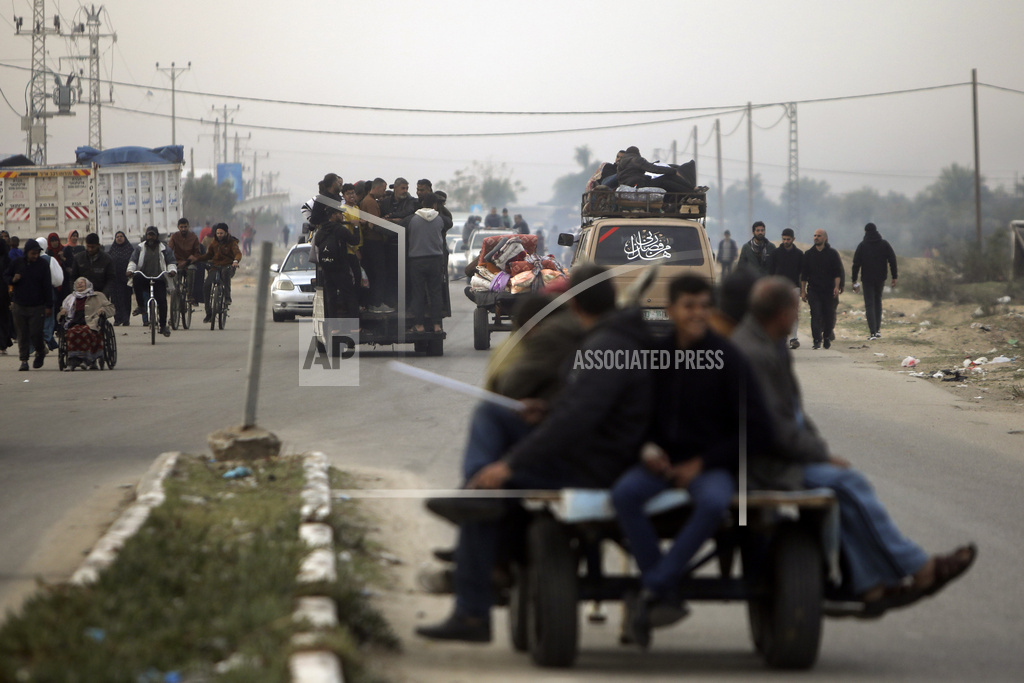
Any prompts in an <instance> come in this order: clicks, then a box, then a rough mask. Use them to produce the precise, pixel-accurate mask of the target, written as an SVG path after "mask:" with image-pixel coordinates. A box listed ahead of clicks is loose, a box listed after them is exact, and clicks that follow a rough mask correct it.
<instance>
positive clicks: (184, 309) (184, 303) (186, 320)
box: [178, 279, 192, 330]
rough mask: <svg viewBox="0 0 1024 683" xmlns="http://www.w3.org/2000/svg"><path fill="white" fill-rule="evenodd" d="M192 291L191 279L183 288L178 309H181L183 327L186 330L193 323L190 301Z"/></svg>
mask: <svg viewBox="0 0 1024 683" xmlns="http://www.w3.org/2000/svg"><path fill="white" fill-rule="evenodd" d="M191 292H192V281H191V279H189V280H188V281H187V284H186V285H185V287H184V288H183V289H182V292H181V301H180V302H179V303H178V309H179V310H180V311H181V327H182V329H186V330H187V329H188V328H189V326H190V325H191V324H192V305H191V304H190V303H189V302H188V298H189V296H191Z"/></svg>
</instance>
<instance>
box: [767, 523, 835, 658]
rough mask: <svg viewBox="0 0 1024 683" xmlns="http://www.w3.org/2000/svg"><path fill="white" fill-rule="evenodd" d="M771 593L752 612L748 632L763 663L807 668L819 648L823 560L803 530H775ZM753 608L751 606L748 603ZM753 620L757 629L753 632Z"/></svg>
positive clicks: (792, 528) (818, 549)
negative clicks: (751, 634)
mask: <svg viewBox="0 0 1024 683" xmlns="http://www.w3.org/2000/svg"><path fill="white" fill-rule="evenodd" d="M770 567H771V576H770V577H769V581H768V585H769V588H770V591H771V593H770V594H769V596H768V597H767V598H765V599H763V600H761V601H760V602H759V604H758V605H757V606H756V607H751V610H750V617H751V620H752V621H751V632H752V633H753V635H754V639H755V646H756V645H757V641H758V639H760V641H761V646H760V648H759V649H760V651H761V654H762V656H763V657H764V659H765V662H766V663H767V664H768V665H769V666H771V667H774V668H777V669H809V668H810V667H812V666H813V665H814V662H815V661H816V660H817V659H818V649H819V647H820V646H821V619H822V607H821V602H822V597H823V592H824V561H823V559H822V555H821V548H820V547H819V545H818V543H817V541H816V540H815V539H814V537H813V536H812V535H811V534H810V533H809V532H808V531H807V530H805V529H802V528H800V527H798V526H795V525H786V526H783V527H782V528H780V529H779V531H778V533H777V536H776V539H775V543H774V547H773V549H772V553H771V564H770ZM751 604H752V605H753V603H751ZM754 619H756V620H757V622H758V623H759V624H760V626H759V627H755V626H754V625H753V624H754V621H753V620H754Z"/></svg>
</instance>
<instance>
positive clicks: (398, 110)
mask: <svg viewBox="0 0 1024 683" xmlns="http://www.w3.org/2000/svg"><path fill="white" fill-rule="evenodd" d="M0 66H2V67H7V68H13V69H25V67H18V66H15V65H13V64H7V63H2V62H0ZM25 70H27V69H25ZM129 75H131V72H130V71H129ZM109 83H110V84H112V85H121V86H125V87H129V88H146V89H148V90H163V91H169V90H170V88H164V87H158V86H152V85H151V86H145V85H139V84H137V83H128V82H123V81H114V80H111V81H109ZM965 85H970V82H959V83H946V84H942V85H930V86H922V87H918V88H904V89H901V90H886V91H880V92H874V93H860V94H856V95H837V96H834V97H817V98H811V99H804V100H787V101H786V102H766V103H761V104H754V105H752V108H754V109H763V108H765V107H775V106H779V105H784V104H787V103H792V104H818V103H823V102H840V101H844V100H857V99H866V98H872V97H886V96H890V95H905V94H909V93H919V92H928V91H933V90H944V89H948V88H957V87H962V86H965ZM991 87H995V86H991ZM178 92H179V93H181V94H182V95H194V96H198V97H212V98H218V99H229V100H239V101H245V102H260V103H265V104H282V105H293V106H304V107H319V108H328V109H351V110H359V111H376V112H394V113H401V114H471V115H482V116H595V115H604V114H618V115H623V114H672V113H681V112H699V111H706V112H711V111H721V110H723V109H727V110H735V109H745V108H746V106H747V105H746V104H734V105H725V106H714V107H711V106H708V107H673V108H665V109H606V110H595V111H564V110H563V111H484V110H473V109H415V108H405V107H379V106H370V105H355V104H334V103H328V102H306V101H298V100H280V99H273V98H268V97H250V96H247V95H230V94H226V93H209V92H201V91H198V90H178Z"/></svg>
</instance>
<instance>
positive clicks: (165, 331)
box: [127, 225, 178, 337]
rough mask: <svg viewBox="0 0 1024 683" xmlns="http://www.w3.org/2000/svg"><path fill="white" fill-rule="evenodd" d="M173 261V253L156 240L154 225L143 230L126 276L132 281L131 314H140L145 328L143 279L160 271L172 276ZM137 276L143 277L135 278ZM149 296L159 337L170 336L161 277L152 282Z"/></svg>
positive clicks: (146, 294) (146, 291)
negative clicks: (156, 315)
mask: <svg viewBox="0 0 1024 683" xmlns="http://www.w3.org/2000/svg"><path fill="white" fill-rule="evenodd" d="M177 270H178V266H177V261H176V260H175V258H174V252H173V251H172V250H171V249H170V248H169V247H168V246H167V245H166V244H164V243H162V242H161V241H160V231H159V230H157V228H156V226H155V225H151V226H149V227H148V228H146V235H145V240H144V241H143V242H141V243H139V244H138V245H137V246H136V247H135V251H133V252H132V258H131V260H130V261H129V262H128V270H127V273H128V277H129V278H130V279H131V280H132V288H133V289H134V290H135V302H136V304H137V305H138V307H137V308H136V309H135V311H134V312H133V313H132V315H137V314H139V313H141V314H142V324H143V325H148V324H149V320H148V319H147V316H148V314H147V313H146V310H145V306H146V302H147V301H148V300H149V281H147V280H146V277H150V278H154V277H157V276H158V275H160V273H162V272H164V271H168V272H169V273H171V275H172V276H173V274H174V273H175V272H177ZM136 273H139V274H140V275H144V276H146V277H135V274H136ZM153 294H154V295H155V296H156V306H157V312H158V314H159V318H160V334H162V335H164V336H165V337H170V336H171V330H170V329H169V328H168V327H167V281H166V280H164V279H163V278H161V279H159V280H156V281H154V282H153Z"/></svg>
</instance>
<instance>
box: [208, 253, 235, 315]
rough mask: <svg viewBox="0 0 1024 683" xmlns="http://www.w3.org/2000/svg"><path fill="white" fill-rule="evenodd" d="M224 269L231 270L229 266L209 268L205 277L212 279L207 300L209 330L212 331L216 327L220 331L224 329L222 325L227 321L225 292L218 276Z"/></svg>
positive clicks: (227, 304)
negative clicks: (208, 306)
mask: <svg viewBox="0 0 1024 683" xmlns="http://www.w3.org/2000/svg"><path fill="white" fill-rule="evenodd" d="M225 268H231V266H212V265H211V266H210V267H209V272H208V274H207V277H210V278H213V280H212V282H211V284H210V294H209V295H208V298H207V300H208V301H209V302H210V329H211V330H212V329H214V325H216V326H217V327H218V328H220V329H222V330H223V329H224V323H225V322H226V321H227V319H228V306H229V303H228V299H227V296H228V295H227V290H226V287H225V285H224V283H223V282H221V279H220V274H221V271H223V270H224V269H225Z"/></svg>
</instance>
